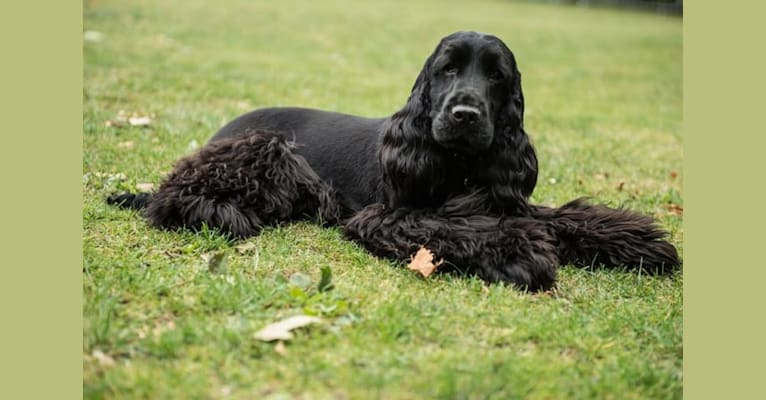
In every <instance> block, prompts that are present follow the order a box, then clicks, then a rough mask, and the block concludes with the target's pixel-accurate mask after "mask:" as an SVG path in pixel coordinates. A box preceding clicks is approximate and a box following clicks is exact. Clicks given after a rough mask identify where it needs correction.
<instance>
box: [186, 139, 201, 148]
mask: <svg viewBox="0 0 766 400" xmlns="http://www.w3.org/2000/svg"><path fill="white" fill-rule="evenodd" d="M198 148H199V143H198V142H197V141H196V140H194V139H192V141H191V142H189V145H188V146H186V150H187V151H194V150H197V149H198Z"/></svg>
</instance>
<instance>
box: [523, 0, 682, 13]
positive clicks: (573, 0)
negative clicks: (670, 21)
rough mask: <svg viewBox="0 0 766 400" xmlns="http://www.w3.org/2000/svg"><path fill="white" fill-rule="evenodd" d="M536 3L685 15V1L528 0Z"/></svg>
mask: <svg viewBox="0 0 766 400" xmlns="http://www.w3.org/2000/svg"><path fill="white" fill-rule="evenodd" d="M527 1H529V2H534V3H554V4H570V5H573V6H581V7H619V8H631V9H636V10H644V11H651V12H656V13H659V14H670V15H678V16H681V15H683V10H684V2H683V0H527Z"/></svg>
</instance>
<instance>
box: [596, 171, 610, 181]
mask: <svg viewBox="0 0 766 400" xmlns="http://www.w3.org/2000/svg"><path fill="white" fill-rule="evenodd" d="M605 179H609V173H608V172H604V173H599V174H596V180H598V181H603V180H605Z"/></svg>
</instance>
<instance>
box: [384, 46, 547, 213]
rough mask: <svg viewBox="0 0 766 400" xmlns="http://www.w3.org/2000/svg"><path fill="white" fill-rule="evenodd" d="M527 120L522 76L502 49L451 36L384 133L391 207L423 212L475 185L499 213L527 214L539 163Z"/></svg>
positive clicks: (506, 51)
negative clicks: (426, 200)
mask: <svg viewBox="0 0 766 400" xmlns="http://www.w3.org/2000/svg"><path fill="white" fill-rule="evenodd" d="M523 119H524V95H523V93H522V90H521V74H520V73H519V70H518V68H517V65H516V58H515V57H514V55H513V53H512V52H511V50H510V49H508V47H507V46H506V45H505V44H504V43H503V41H501V40H500V39H498V38H497V37H495V36H492V35H487V34H482V33H477V32H456V33H453V34H451V35H449V36H446V37H445V38H443V39H442V40H441V41H440V42H439V45H438V46H436V49H435V50H434V52H433V53H432V54H431V55H430V56H429V57H428V59H427V60H426V62H425V65H424V66H423V68H422V70H421V71H420V74H419V75H418V77H417V79H416V80H415V84H414V86H413V88H412V91H411V93H410V96H409V98H408V99H407V104H405V106H404V107H403V108H402V109H401V110H399V111H398V112H397V113H395V114H394V115H393V116H392V117H391V119H390V121H389V125H388V126H387V128H386V129H385V131H384V135H383V140H382V146H381V148H380V153H379V157H380V165H381V168H382V171H383V177H384V181H385V184H386V187H387V189H388V197H389V198H390V199H393V200H392V201H391V203H392V204H398V203H403V204H406V203H413V204H418V203H417V201H416V200H417V199H419V198H422V197H428V196H433V193H435V190H436V189H439V188H440V187H441V188H444V187H447V188H448V189H446V190H448V191H449V190H452V189H454V188H455V187H456V186H459V185H461V184H462V185H464V182H470V183H472V184H474V185H476V186H481V187H485V188H487V189H488V190H489V194H490V197H491V199H492V201H493V203H494V204H495V205H496V206H497V208H500V209H503V210H507V211H509V212H517V211H518V210H524V209H525V208H526V200H527V198H528V197H529V196H530V194H531V193H532V190H533V189H534V187H535V184H536V182H537V156H536V155H535V151H534V148H533V146H532V145H531V143H530V142H529V138H528V137H527V134H526V132H524V128H523ZM449 188H451V189H449ZM397 199H409V200H408V201H399V202H397Z"/></svg>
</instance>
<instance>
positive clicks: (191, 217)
mask: <svg viewBox="0 0 766 400" xmlns="http://www.w3.org/2000/svg"><path fill="white" fill-rule="evenodd" d="M292 149H293V146H292V145H291V144H289V143H288V142H287V141H286V140H285V139H284V138H283V137H281V136H279V135H275V134H273V133H271V132H266V131H248V132H246V133H245V134H243V135H242V136H236V137H233V138H227V139H224V140H219V141H216V142H214V143H210V144H209V145H207V146H205V147H204V148H202V149H201V150H200V151H199V152H198V153H196V154H193V155H191V156H188V157H185V158H182V159H181V160H179V161H178V162H177V163H176V165H175V168H174V169H173V171H172V172H171V173H170V174H169V175H168V176H167V177H166V178H165V179H164V181H163V182H162V184H161V185H160V188H159V190H157V192H156V193H154V194H153V195H152V196H151V201H148V202H146V211H145V215H146V218H147V219H148V220H149V223H150V224H152V225H153V226H156V227H158V228H166V229H179V228H188V229H194V230H198V229H200V228H202V226H203V225H207V226H209V227H211V228H216V229H219V230H221V231H223V232H227V233H230V234H232V235H233V236H235V237H239V238H245V237H249V236H255V235H257V234H258V233H260V231H261V229H262V228H263V227H264V226H268V225H273V224H276V223H279V222H282V221H289V220H294V219H298V218H302V217H306V216H314V215H319V216H321V218H322V219H323V220H324V221H325V222H328V223H337V222H338V220H339V218H340V210H339V208H338V207H339V205H338V203H337V202H336V201H335V198H334V193H333V190H332V188H331V187H330V186H329V185H327V184H326V183H324V182H322V180H321V179H320V178H319V176H317V174H316V173H315V172H314V171H313V170H312V169H311V167H309V165H308V163H307V162H306V160H305V159H304V158H303V157H301V156H299V155H296V154H294V153H293V151H292ZM138 196H142V194H139V195H138ZM144 197H145V195H143V196H142V198H144ZM108 201H109V202H111V203H118V204H119V203H127V205H129V206H133V207H135V205H136V204H137V203H138V204H139V205H140V199H135V198H131V197H130V195H125V194H123V195H119V196H114V197H110V198H109V199H108Z"/></svg>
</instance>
